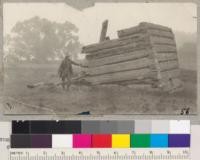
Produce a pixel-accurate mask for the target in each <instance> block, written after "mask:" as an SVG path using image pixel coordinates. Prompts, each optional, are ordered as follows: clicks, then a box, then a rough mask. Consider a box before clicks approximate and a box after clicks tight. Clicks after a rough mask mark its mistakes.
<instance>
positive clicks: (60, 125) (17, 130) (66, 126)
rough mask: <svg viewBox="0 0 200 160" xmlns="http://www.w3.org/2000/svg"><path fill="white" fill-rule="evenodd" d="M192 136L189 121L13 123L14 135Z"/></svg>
mask: <svg viewBox="0 0 200 160" xmlns="http://www.w3.org/2000/svg"><path fill="white" fill-rule="evenodd" d="M80 133H82V134H97V133H98V134H105V133H106V134H112V133H120V134H122V133H155V134H156V133H158V134H161V133H163V134H166V133H169V134H183V133H184V134H190V121H188V120H134V121H13V122H12V134H80Z"/></svg>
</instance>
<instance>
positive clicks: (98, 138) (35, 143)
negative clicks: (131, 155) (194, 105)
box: [11, 134, 190, 148]
mask: <svg viewBox="0 0 200 160" xmlns="http://www.w3.org/2000/svg"><path fill="white" fill-rule="evenodd" d="M168 147H169V148H170V147H190V134H92V135H91V134H73V135H72V134H68V135H67V134H66V135H60V134H56V135H50V134H49V135H45V134H43V135H38V134H36V135H12V136H11V148H168Z"/></svg>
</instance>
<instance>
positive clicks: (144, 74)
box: [85, 68, 155, 85]
mask: <svg viewBox="0 0 200 160" xmlns="http://www.w3.org/2000/svg"><path fill="white" fill-rule="evenodd" d="M154 76H155V75H154V74H153V73H152V72H151V70H150V69H149V68H143V69H138V70H131V71H124V72H116V73H111V74H104V75H99V76H88V77H85V80H86V81H88V82H91V83H92V84H93V85H96V84H105V83H114V82H120V81H127V80H142V79H146V78H149V77H154Z"/></svg>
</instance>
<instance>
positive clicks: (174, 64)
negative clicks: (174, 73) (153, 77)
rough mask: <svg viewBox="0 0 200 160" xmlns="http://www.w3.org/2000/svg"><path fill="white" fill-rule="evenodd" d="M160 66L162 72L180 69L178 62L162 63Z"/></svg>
mask: <svg viewBox="0 0 200 160" xmlns="http://www.w3.org/2000/svg"><path fill="white" fill-rule="evenodd" d="M159 66H160V71H161V72H162V71H167V70H171V69H178V67H179V65H178V61H177V60H173V61H166V62H161V63H159Z"/></svg>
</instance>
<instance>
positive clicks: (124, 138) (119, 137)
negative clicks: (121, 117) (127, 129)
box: [112, 134, 130, 148]
mask: <svg viewBox="0 0 200 160" xmlns="http://www.w3.org/2000/svg"><path fill="white" fill-rule="evenodd" d="M112 148H130V134H112Z"/></svg>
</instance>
